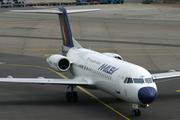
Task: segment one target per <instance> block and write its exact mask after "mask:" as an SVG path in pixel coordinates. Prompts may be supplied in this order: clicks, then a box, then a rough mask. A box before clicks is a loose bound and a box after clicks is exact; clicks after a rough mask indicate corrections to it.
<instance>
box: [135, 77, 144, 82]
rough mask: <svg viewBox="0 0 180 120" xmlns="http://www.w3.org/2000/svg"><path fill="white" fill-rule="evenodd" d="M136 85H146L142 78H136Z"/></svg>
mask: <svg viewBox="0 0 180 120" xmlns="http://www.w3.org/2000/svg"><path fill="white" fill-rule="evenodd" d="M133 80H134V83H144V80H143V79H142V78H134V79H133Z"/></svg>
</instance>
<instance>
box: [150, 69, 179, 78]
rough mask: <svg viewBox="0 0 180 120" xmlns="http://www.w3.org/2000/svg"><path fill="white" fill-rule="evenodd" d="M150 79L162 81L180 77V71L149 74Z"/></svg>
mask: <svg viewBox="0 0 180 120" xmlns="http://www.w3.org/2000/svg"><path fill="white" fill-rule="evenodd" d="M151 75H152V78H153V79H154V80H157V79H164V78H172V77H180V71H178V72H176V71H175V70H170V71H169V72H166V73H157V74H151Z"/></svg>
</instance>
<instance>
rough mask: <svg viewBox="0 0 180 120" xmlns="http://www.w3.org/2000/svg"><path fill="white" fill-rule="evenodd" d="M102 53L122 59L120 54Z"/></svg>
mask: <svg viewBox="0 0 180 120" xmlns="http://www.w3.org/2000/svg"><path fill="white" fill-rule="evenodd" d="M103 54H104V55H107V56H110V57H113V58H117V59H119V60H123V58H122V57H121V56H120V55H118V54H116V53H103Z"/></svg>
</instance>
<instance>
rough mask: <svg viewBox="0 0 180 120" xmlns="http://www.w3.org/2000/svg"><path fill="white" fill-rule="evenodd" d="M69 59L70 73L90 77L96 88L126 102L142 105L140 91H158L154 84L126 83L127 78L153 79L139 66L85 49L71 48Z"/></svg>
mask: <svg viewBox="0 0 180 120" xmlns="http://www.w3.org/2000/svg"><path fill="white" fill-rule="evenodd" d="M67 58H68V59H70V60H71V61H72V62H73V64H72V66H71V68H70V71H71V73H72V74H73V75H74V76H75V77H78V76H84V77H88V78H90V79H92V80H93V82H94V85H95V87H96V88H98V89H100V90H102V91H104V92H106V93H109V94H111V95H114V96H116V97H118V98H121V99H123V100H125V101H128V102H132V103H140V101H139V99H138V91H139V89H141V88H143V87H153V88H154V89H155V90H156V91H157V87H156V84H155V83H154V82H151V83H146V82H144V83H134V82H133V83H124V82H125V79H126V78H132V79H133V78H143V79H144V78H151V74H150V73H149V72H148V71H147V70H146V69H144V68H142V67H140V66H138V65H134V64H132V63H129V62H126V61H123V60H120V59H117V58H113V57H110V56H107V55H104V54H101V53H98V52H96V51H93V50H89V49H84V48H79V49H77V48H71V49H70V50H69V51H68V53H67Z"/></svg>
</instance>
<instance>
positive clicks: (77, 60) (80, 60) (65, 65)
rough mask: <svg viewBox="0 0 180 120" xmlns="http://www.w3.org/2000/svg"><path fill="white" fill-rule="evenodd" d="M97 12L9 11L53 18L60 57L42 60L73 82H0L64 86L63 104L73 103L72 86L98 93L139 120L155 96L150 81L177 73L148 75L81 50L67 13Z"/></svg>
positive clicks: (113, 55) (103, 55)
mask: <svg viewBox="0 0 180 120" xmlns="http://www.w3.org/2000/svg"><path fill="white" fill-rule="evenodd" d="M98 10H100V9H84V10H66V9H65V8H64V7H59V8H58V9H56V10H11V12H25V13H45V14H57V15H58V16H59V23H60V29H61V34H62V40H63V45H62V55H60V54H54V55H51V56H50V57H49V58H47V59H46V61H47V63H48V64H49V65H50V67H51V68H52V69H54V70H56V71H58V72H65V71H70V72H71V74H72V75H73V76H74V78H73V79H51V78H42V77H40V78H13V77H12V76H8V77H7V78H0V82H15V83H35V84H57V85H68V87H67V90H68V89H69V88H70V91H68V92H67V93H66V100H67V102H71V101H74V102H77V101H78V93H77V92H76V91H74V88H75V87H76V86H83V87H84V88H89V89H99V90H102V91H104V92H106V93H108V94H110V95H113V96H115V97H117V98H119V99H122V100H124V101H126V102H129V103H131V105H132V108H133V110H132V115H133V116H140V115H141V111H140V110H139V107H142V108H146V107H148V106H149V104H151V103H152V102H153V101H154V100H155V98H156V97H157V94H158V89H157V86H156V83H155V82H154V80H158V79H164V78H172V77H179V76H180V71H179V72H176V71H175V70H170V71H169V72H166V73H157V74H151V73H150V72H149V71H148V70H146V69H145V68H143V67H141V66H139V65H135V64H133V63H129V62H127V61H125V60H123V58H122V57H121V56H120V55H118V54H116V53H99V52H96V51H93V50H90V49H86V48H83V47H82V46H81V45H80V44H79V43H78V42H77V41H76V40H75V39H74V38H73V36H72V32H71V27H70V23H69V19H68V16H67V14H68V13H79V12H91V11H98Z"/></svg>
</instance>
